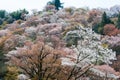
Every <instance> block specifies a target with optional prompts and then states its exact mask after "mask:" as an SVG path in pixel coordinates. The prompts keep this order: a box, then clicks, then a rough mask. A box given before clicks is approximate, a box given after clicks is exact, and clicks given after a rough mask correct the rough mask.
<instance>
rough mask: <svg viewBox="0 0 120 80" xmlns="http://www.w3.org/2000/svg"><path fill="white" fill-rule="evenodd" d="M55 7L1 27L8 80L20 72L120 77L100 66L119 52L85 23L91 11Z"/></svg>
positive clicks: (35, 77) (54, 79) (48, 78)
mask: <svg viewBox="0 0 120 80" xmlns="http://www.w3.org/2000/svg"><path fill="white" fill-rule="evenodd" d="M53 8H54V7H53ZM53 8H52V10H49V11H43V12H42V13H40V14H39V15H35V16H34V15H33V16H30V17H28V18H27V19H26V21H23V22H21V23H19V21H15V22H14V23H12V24H7V25H6V27H5V29H4V30H0V54H1V55H2V56H3V57H4V58H1V57H0V59H2V60H4V61H5V62H3V61H2V63H6V64H7V69H8V71H7V72H6V74H5V80H7V79H10V80H12V79H15V80H16V79H17V78H18V77H16V76H18V75H19V74H24V75H25V76H26V77H24V78H26V79H28V78H29V79H31V80H80V79H81V80H84V79H94V80H104V79H106V78H107V79H110V80H112V79H114V80H115V79H117V78H119V75H116V74H114V73H113V72H111V73H107V74H106V72H105V71H107V69H105V70H104V71H101V70H100V69H99V68H98V67H96V66H99V67H101V65H105V66H108V65H109V64H112V62H111V60H116V53H115V52H114V51H113V50H112V49H110V48H108V47H106V46H104V45H106V44H105V43H104V42H109V41H107V40H108V39H107V38H104V39H103V40H102V41H101V39H102V36H101V35H98V34H96V33H95V32H94V31H92V28H91V27H89V28H86V27H84V26H82V25H85V24H84V23H87V22H86V21H85V20H87V19H85V20H83V18H86V16H87V14H85V12H87V11H86V10H84V9H75V8H65V9H61V10H59V11H56V10H53ZM50 9H51V8H50ZM76 16H77V17H76ZM111 47H112V46H111ZM5 66H6V65H5ZM10 69H13V70H14V71H15V72H14V71H13V72H12V71H11V70H10ZM111 75H112V76H111Z"/></svg>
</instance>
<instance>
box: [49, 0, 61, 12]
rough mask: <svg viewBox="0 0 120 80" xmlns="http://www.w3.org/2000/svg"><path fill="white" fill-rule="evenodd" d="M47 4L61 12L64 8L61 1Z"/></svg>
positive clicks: (55, 0) (57, 0)
mask: <svg viewBox="0 0 120 80" xmlns="http://www.w3.org/2000/svg"><path fill="white" fill-rule="evenodd" d="M47 4H48V5H54V6H55V9H56V10H59V8H63V6H62V4H63V3H61V2H60V0H52V1H49V2H48V3H47Z"/></svg>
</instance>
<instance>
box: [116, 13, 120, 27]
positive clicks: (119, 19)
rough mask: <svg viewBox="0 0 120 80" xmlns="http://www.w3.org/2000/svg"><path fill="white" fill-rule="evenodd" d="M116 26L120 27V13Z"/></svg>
mask: <svg viewBox="0 0 120 80" xmlns="http://www.w3.org/2000/svg"><path fill="white" fill-rule="evenodd" d="M116 27H117V28H118V29H120V13H119V15H118V20H117V24H116Z"/></svg>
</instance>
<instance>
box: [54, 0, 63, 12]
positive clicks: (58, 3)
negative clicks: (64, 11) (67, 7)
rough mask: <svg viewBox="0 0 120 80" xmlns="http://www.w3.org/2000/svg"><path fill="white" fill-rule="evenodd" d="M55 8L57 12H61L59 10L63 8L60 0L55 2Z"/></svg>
mask: <svg viewBox="0 0 120 80" xmlns="http://www.w3.org/2000/svg"><path fill="white" fill-rule="evenodd" d="M55 7H56V10H59V8H62V3H61V2H60V0H55Z"/></svg>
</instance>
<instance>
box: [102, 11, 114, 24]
mask: <svg viewBox="0 0 120 80" xmlns="http://www.w3.org/2000/svg"><path fill="white" fill-rule="evenodd" d="M110 23H111V24H114V23H113V22H112V21H111V20H110V18H109V17H108V16H107V15H106V12H104V13H103V15H102V21H101V26H105V25H106V24H110Z"/></svg>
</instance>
